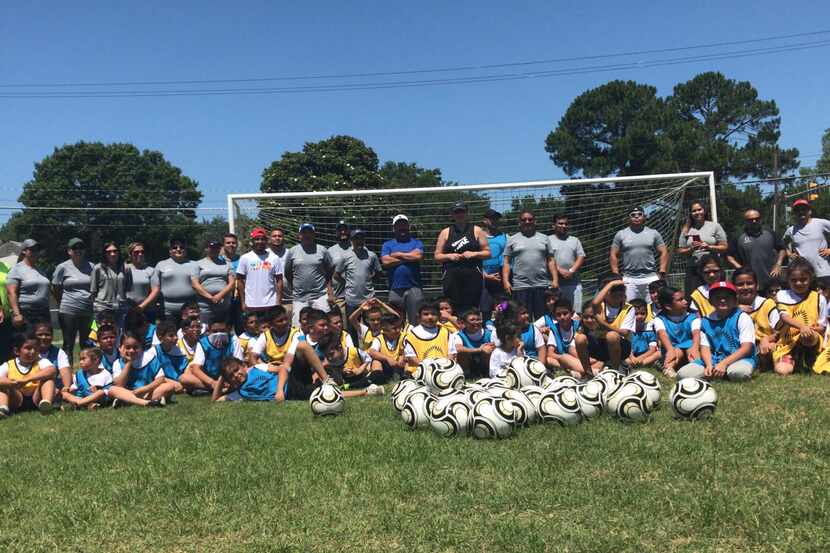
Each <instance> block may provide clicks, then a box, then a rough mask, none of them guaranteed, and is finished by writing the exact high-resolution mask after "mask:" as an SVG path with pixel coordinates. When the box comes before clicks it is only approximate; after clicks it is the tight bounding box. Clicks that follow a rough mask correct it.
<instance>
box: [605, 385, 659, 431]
mask: <svg viewBox="0 0 830 553" xmlns="http://www.w3.org/2000/svg"><path fill="white" fill-rule="evenodd" d="M605 410H606V412H607V413H608V414H609V415H611V416H612V417H614V418H616V419H619V420H621V421H623V422H643V421H645V420H647V419H648V418H649V417H650V416H651V412H652V411H653V410H654V405H653V404H652V402H651V400H650V399H649V396H648V393H647V392H646V389H645V388H643V387H642V386H640V385H639V384H637V383H636V382H633V381H629V382H623V383H622V385H621V386H620V387H619V388H618V389H617V391H615V392H614V393H613V394H612V395H611V396H610V397H609V398H608V400H607V401H606V403H605Z"/></svg>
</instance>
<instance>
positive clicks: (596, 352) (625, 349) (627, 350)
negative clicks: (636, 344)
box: [588, 334, 631, 362]
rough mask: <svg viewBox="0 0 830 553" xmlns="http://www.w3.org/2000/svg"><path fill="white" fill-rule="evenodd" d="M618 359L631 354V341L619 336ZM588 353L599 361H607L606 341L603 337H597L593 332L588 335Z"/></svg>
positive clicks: (621, 359) (623, 358) (622, 359)
mask: <svg viewBox="0 0 830 553" xmlns="http://www.w3.org/2000/svg"><path fill="white" fill-rule="evenodd" d="M620 350H621V351H620V361H624V360H625V358H626V357H628V356H629V355H631V342H629V341H628V340H626V339H625V338H623V337H622V336H620ZM588 355H589V356H591V357H593V358H594V359H599V360H600V361H606V362H607V361H608V358H609V355H608V342H606V341H605V338H597V337H596V336H594V335H593V334H589V335H588Z"/></svg>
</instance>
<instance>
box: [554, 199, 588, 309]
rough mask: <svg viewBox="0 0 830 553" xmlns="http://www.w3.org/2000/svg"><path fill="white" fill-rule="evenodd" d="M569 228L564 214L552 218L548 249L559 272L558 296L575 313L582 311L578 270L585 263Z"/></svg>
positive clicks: (580, 245)
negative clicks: (569, 304) (551, 252)
mask: <svg viewBox="0 0 830 553" xmlns="http://www.w3.org/2000/svg"><path fill="white" fill-rule="evenodd" d="M570 230H571V226H570V221H569V220H568V216H567V215H565V214H564V213H561V214H559V215H556V216H555V217H554V218H553V234H551V235H550V236H549V237H548V243H549V245H550V249H551V250H552V251H553V255H554V259H555V260H556V269H557V271H559V294H560V297H562V298H563V299H566V300H568V301H569V302H571V305H573V308H574V310H575V311H577V312H581V311H582V280H581V279H580V278H579V270H580V269H581V268H582V265H583V264H584V263H585V250H584V249H583V247H582V242H581V241H580V240H579V238H577V237H576V236H572V235H571V234H570Z"/></svg>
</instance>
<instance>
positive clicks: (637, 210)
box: [628, 205, 646, 215]
mask: <svg viewBox="0 0 830 553" xmlns="http://www.w3.org/2000/svg"><path fill="white" fill-rule="evenodd" d="M635 213H642V214H643V215H645V213H646V212H645V210H643V208H642V207H640V206H638V205H636V206H634V207H632V208H631V210H630V211H629V212H628V214H629V215H634V214H635Z"/></svg>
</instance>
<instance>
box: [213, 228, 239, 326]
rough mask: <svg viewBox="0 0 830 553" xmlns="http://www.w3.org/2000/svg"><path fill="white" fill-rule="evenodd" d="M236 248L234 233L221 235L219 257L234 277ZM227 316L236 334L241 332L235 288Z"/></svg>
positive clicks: (236, 240)
mask: <svg viewBox="0 0 830 553" xmlns="http://www.w3.org/2000/svg"><path fill="white" fill-rule="evenodd" d="M238 248H239V238H237V236H236V235H235V234H234V233H232V232H228V233H225V235H224V236H222V252H221V253H220V254H219V257H220V258H221V259H223V260H225V261H227V262H228V263H230V265H231V271H233V274H234V278H235V277H236V269H237V267H239V253H238V252H237V250H238ZM228 318H229V319H230V321H231V324H232V325H233V328H234V331H236V334H237V335H239V334H242V332H243V330H244V328H243V326H244V325H243V322H242V305H241V304H240V303H239V293H238V292H237V290H236V289H234V290H233V292H231V307H230V314H229V315H228Z"/></svg>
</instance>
